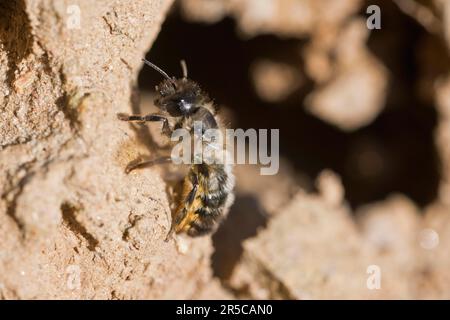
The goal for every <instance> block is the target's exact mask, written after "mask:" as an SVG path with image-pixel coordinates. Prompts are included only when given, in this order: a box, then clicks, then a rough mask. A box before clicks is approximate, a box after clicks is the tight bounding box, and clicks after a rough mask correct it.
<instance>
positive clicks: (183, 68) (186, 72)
mask: <svg viewBox="0 0 450 320" xmlns="http://www.w3.org/2000/svg"><path fill="white" fill-rule="evenodd" d="M180 64H181V70H182V71H183V78H184V79H187V77H188V69H187V65H186V61H185V60H184V59H183V60H180Z"/></svg>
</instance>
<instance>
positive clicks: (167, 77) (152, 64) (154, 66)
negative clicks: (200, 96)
mask: <svg viewBox="0 0 450 320" xmlns="http://www.w3.org/2000/svg"><path fill="white" fill-rule="evenodd" d="M142 61H143V62H144V63H145V64H146V65H148V66H149V67H152V68H153V69H154V70H156V71H158V72H159V73H160V74H161V75H162V76H163V77H164V78H166V79H167V80H169V81H170V82H172V84H173V85H174V87H176V85H175V81H173V79H172V78H171V77H169V75H168V74H167V73H166V72H165V71H164V70H163V69H161V68H160V67H158V66H157V65H156V64H154V63H151V62H150V61H148V60H146V59H142Z"/></svg>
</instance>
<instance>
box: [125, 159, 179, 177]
mask: <svg viewBox="0 0 450 320" xmlns="http://www.w3.org/2000/svg"><path fill="white" fill-rule="evenodd" d="M169 162H172V158H171V157H161V158H156V159H152V160H147V161H140V160H139V159H138V162H135V161H133V162H131V163H129V164H128V165H127V167H126V168H125V173H127V174H128V173H130V172H131V171H133V170H135V169H142V168H149V167H151V166H154V165H157V164H164V163H169Z"/></svg>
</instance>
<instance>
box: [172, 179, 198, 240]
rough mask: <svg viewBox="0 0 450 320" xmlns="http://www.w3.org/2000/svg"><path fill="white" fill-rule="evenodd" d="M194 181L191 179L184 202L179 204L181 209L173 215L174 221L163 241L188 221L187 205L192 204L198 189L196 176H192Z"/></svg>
mask: <svg viewBox="0 0 450 320" xmlns="http://www.w3.org/2000/svg"><path fill="white" fill-rule="evenodd" d="M193 180H194V181H192V189H191V190H190V191H189V193H188V194H187V196H186V198H185V199H184V202H183V203H182V204H181V207H182V209H181V210H177V215H176V216H175V219H174V221H173V222H172V226H171V228H170V231H169V233H168V234H167V236H166V239H165V240H164V241H166V242H167V241H169V239H170V237H171V236H172V234H173V233H174V232H175V231H177V232H178V230H177V229H179V230H182V228H183V227H184V225H185V224H186V223H188V222H189V219H187V220H186V217H187V215H188V209H189V207H190V206H191V205H192V203H193V202H194V199H195V196H196V194H197V190H198V186H199V185H198V180H197V177H196V176H194V179H193Z"/></svg>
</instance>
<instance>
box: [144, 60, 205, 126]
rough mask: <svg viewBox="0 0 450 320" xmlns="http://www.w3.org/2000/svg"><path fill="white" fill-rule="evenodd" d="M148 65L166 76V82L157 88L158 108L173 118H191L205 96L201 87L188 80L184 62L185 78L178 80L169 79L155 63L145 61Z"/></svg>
mask: <svg viewBox="0 0 450 320" xmlns="http://www.w3.org/2000/svg"><path fill="white" fill-rule="evenodd" d="M143 61H144V62H145V63H146V64H147V65H149V66H150V67H152V68H153V69H155V70H156V71H158V72H159V73H161V74H162V75H163V76H164V78H165V79H164V80H163V81H162V82H161V83H160V84H159V85H158V86H156V91H157V92H158V97H157V98H156V100H155V104H156V106H157V107H158V108H160V109H161V110H163V111H166V112H167V113H169V114H170V115H171V116H172V117H180V116H189V115H190V114H192V113H194V112H195V111H197V109H198V108H199V105H200V103H201V102H202V100H204V99H205V95H204V94H203V92H202V91H201V89H200V87H199V85H198V84H197V83H195V82H194V81H191V80H189V79H188V78H187V68H186V64H185V63H184V61H182V62H181V66H182V68H183V78H180V79H176V78H174V77H169V76H168V75H167V73H166V72H164V71H163V70H161V69H160V68H159V67H157V66H156V65H154V64H153V63H151V62H149V61H147V60H143Z"/></svg>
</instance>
